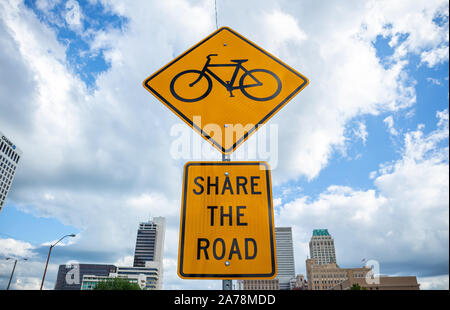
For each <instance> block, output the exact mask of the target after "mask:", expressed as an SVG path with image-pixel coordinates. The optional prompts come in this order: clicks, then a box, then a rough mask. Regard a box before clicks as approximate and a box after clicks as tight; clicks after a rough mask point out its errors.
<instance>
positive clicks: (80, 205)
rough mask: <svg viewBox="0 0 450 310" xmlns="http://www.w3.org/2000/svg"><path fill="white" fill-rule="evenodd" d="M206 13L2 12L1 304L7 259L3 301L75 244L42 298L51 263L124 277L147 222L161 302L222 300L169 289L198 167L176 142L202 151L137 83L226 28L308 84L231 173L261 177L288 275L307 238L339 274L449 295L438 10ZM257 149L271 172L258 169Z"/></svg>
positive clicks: (223, 8)
mask: <svg viewBox="0 0 450 310" xmlns="http://www.w3.org/2000/svg"><path fill="white" fill-rule="evenodd" d="M214 12H215V7H214V1H212V0H167V1H157V0H155V1H153V0H142V1H137V0H134V1H106V0H105V1H102V0H87V1H76V0H67V1H65V0H57V1H50V0H36V1H20V0H5V1H1V2H0V46H1V49H0V68H1V70H0V130H1V131H2V132H3V133H4V134H5V135H7V137H8V138H9V139H10V140H11V141H13V143H14V144H15V145H17V146H18V147H19V148H20V149H21V150H22V151H23V156H22V158H21V162H20V164H19V166H18V169H17V172H16V176H15V179H14V182H13V184H12V187H11V190H10V193H9V195H8V198H7V201H6V204H5V206H4V207H3V210H2V211H1V213H0V288H3V287H6V286H7V283H8V280H9V275H10V272H11V270H12V262H11V261H7V260H5V259H4V258H5V257H17V258H28V260H27V261H20V262H19V263H18V264H17V268H16V272H15V277H14V279H13V282H12V284H11V288H12V289H39V286H40V281H41V278H42V273H43V270H44V266H45V260H46V258H47V253H48V246H49V245H50V244H51V242H54V241H56V240H58V239H59V238H60V237H61V236H63V235H65V234H70V233H75V234H76V235H77V236H76V237H75V238H69V239H65V241H64V242H63V243H61V244H60V245H58V246H57V247H56V248H55V249H54V250H53V252H52V257H51V261H50V264H49V268H48V271H47V276H46V282H45V289H53V287H54V283H55V280H56V274H57V268H58V265H59V264H66V263H68V262H71V261H72V262H73V261H77V262H80V263H105V264H117V265H119V266H127V265H131V264H132V260H133V253H134V245H135V240H136V230H137V227H138V224H139V222H141V221H147V220H149V219H150V218H151V217H154V216H164V217H165V218H166V220H167V228H166V236H165V245H164V280H163V287H164V288H165V289H220V288H221V281H217V280H215V281H214V280H182V279H180V278H179V277H178V276H177V274H176V268H177V255H178V253H177V251H178V233H179V231H178V229H179V219H180V217H179V214H180V199H181V187H182V186H181V184H182V181H181V180H182V167H183V165H184V164H185V163H186V162H187V161H190V160H196V159H199V158H198V154H196V153H195V152H192V151H191V152H188V153H187V154H183V156H181V157H180V156H176V154H174V151H173V150H174V143H175V142H176V141H180V139H181V140H182V141H184V142H186V141H190V142H192V140H194V139H196V138H198V137H197V136H196V135H197V134H191V129H190V128H189V127H188V126H187V125H185V124H184V123H183V122H182V121H181V120H180V119H179V118H178V117H177V116H175V115H174V114H173V113H172V112H171V111H170V110H169V109H167V108H166V107H164V106H163V105H162V104H161V103H160V102H159V101H158V100H157V99H156V98H154V97H153V96H152V95H151V94H150V93H149V92H148V91H147V90H145V89H144V88H143V87H142V82H143V81H144V80H145V79H146V78H147V77H148V76H150V75H151V74H152V73H154V72H155V71H156V70H158V69H159V68H161V67H162V66H164V65H166V64H167V63H168V62H169V61H171V60H172V59H173V58H175V57H177V56H178V55H180V54H182V53H183V52H184V51H185V50H187V49H189V48H190V47H192V46H193V45H195V44H196V43H197V42H199V41H201V40H202V39H203V38H205V37H206V36H208V35H209V34H211V33H212V32H214V31H215V30H216V29H217V26H218V27H222V26H226V27H230V28H231V29H233V30H235V31H237V32H238V33H240V34H241V35H243V36H245V37H246V38H248V39H249V40H251V41H253V42H255V43H256V44H258V45H259V46H261V47H262V48H264V49H265V50H267V51H268V52H270V53H271V54H273V55H275V56H276V57H278V58H279V59H281V60H283V62H285V63H286V64H288V65H289V66H291V67H293V68H295V69H296V70H297V71H299V72H300V73H302V74H303V75H304V76H306V77H307V78H308V79H309V81H310V84H309V85H308V86H307V87H306V88H305V89H304V90H303V91H302V92H301V93H300V94H298V95H297V96H296V97H295V98H294V99H292V100H291V101H290V102H289V103H288V104H287V105H286V106H285V107H284V108H283V109H282V110H280V111H279V112H278V113H277V114H276V115H275V116H274V117H273V118H272V119H270V121H269V122H268V123H266V124H265V125H264V126H263V127H262V128H261V129H260V130H259V131H261V132H264V131H265V132H266V136H265V138H264V136H263V138H262V139H261V140H258V139H259V136H257V135H254V136H252V137H251V138H250V139H248V141H247V142H246V143H244V145H243V146H241V147H240V148H239V149H238V150H237V151H236V155H233V156H235V157H232V160H235V159H244V160H267V161H269V162H270V164H271V166H272V172H271V174H272V186H273V196H274V206H275V209H274V213H275V225H276V226H289V227H292V230H293V242H294V256H295V269H296V273H297V274H300V273H302V274H306V271H305V269H306V267H305V260H306V258H307V256H308V255H309V247H308V242H309V240H310V238H311V236H312V231H313V229H328V231H329V232H330V234H331V235H332V236H333V238H334V240H335V246H336V256H337V262H338V264H339V265H340V266H341V267H359V266H361V265H362V260H363V259H366V260H375V261H377V262H378V263H379V267H380V273H381V274H383V275H391V276H395V275H413V276H417V278H418V281H419V283H420V284H421V288H422V289H448V288H449V166H448V165H449V164H448V159H449V137H448V136H449V128H448V119H449V117H448V110H449V80H448V77H449V71H448V67H449V64H448V58H449V56H448V55H449V6H448V2H447V1H442V0H410V1H387V0H386V1H383V0H379V1H360V0H348V1H339V2H338V1H320V2H318V1H312V0H303V1H294V0H270V1H269V0H264V1H256V0H249V1H245V2H243V1H238V0H217V25H216V16H215V13H214ZM180 132H182V133H183V134H180ZM191 135H192V136H191ZM267 136H269V137H267ZM265 140H269V142H270V144H271V150H272V151H271V152H270V154H269V155H268V156H266V155H267V154H261V153H260V152H256V154H254V153H252V152H251V147H254V146H255V145H260V144H262V141H265ZM201 148H202V158H201V159H202V160H208V159H212V160H220V154H219V153H218V152H217V151H216V150H215V149H213V148H212V147H211V146H210V145H209V144H208V143H207V142H201Z"/></svg>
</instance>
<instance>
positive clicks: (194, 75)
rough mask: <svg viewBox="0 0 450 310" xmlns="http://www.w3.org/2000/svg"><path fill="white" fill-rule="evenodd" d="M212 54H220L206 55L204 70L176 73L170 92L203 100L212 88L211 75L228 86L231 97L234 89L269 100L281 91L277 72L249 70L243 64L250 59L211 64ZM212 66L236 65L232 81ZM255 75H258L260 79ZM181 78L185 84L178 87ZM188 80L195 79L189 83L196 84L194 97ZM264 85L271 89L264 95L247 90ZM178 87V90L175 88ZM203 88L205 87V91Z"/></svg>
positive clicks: (246, 94) (195, 99)
mask: <svg viewBox="0 0 450 310" xmlns="http://www.w3.org/2000/svg"><path fill="white" fill-rule="evenodd" d="M212 56H218V55H217V54H209V55H208V56H206V58H207V60H206V63H205V65H204V66H203V69H202V70H186V71H182V72H180V73H178V74H177V75H175V77H174V78H173V79H172V81H171V82H170V92H171V93H172V95H173V96H174V97H175V98H176V99H178V100H180V101H184V102H196V101H199V100H202V99H203V98H205V97H206V96H208V95H209V93H210V92H211V90H212V80H211V77H213V78H214V79H216V80H217V81H218V82H219V83H220V84H222V86H223V87H225V88H226V90H227V91H229V92H230V97H234V95H233V91H234V90H236V89H239V90H240V91H241V92H242V94H244V95H245V96H246V97H247V98H249V99H251V100H255V101H267V100H271V99H273V98H275V97H276V96H278V94H279V93H280V92H281V81H280V79H279V77H278V76H277V75H276V74H275V73H273V72H271V71H269V70H266V69H253V70H247V69H246V68H245V67H244V66H243V65H242V64H243V63H244V62H246V61H248V59H231V62H234V64H233V63H228V64H210V62H211V57H212ZM212 67H235V70H234V73H233V76H232V78H231V81H226V82H225V81H224V80H222V79H221V78H220V77H219V76H217V75H216V74H215V73H214V72H212V71H211V70H210V69H209V68H212ZM240 70H243V71H244V73H243V74H242V76H241V78H240V79H239V85H238V86H235V82H236V77H237V75H238V72H239V71H240ZM255 75H257V76H258V77H259V79H258V78H257V77H256V76H255ZM179 80H180V81H183V82H179V84H180V85H181V84H183V86H180V85H179V86H178V87H177V86H176V84H177V81H179ZM260 80H263V81H266V83H265V84H263V83H262V82H261V81H260ZM186 81H189V82H190V81H193V82H191V83H187V84H188V86H189V88H190V89H192V88H193V87H194V86H196V88H195V89H194V90H195V92H196V93H197V95H195V97H194V98H189V93H191V91H190V89H188V88H187V87H186ZM200 81H206V84H205V82H203V83H199V82H200ZM264 85H269V87H271V89H269V90H265V94H264V95H263V96H260V95H254V94H253V95H252V94H250V93H249V92H248V91H247V89H248V88H252V87H264ZM205 86H206V87H205ZM176 88H177V89H178V90H175V89H176ZM203 88H204V89H205V90H204V91H203ZM186 89H188V92H186ZM183 91H184V93H183ZM198 94H200V95H198Z"/></svg>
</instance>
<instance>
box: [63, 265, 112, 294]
mask: <svg viewBox="0 0 450 310" xmlns="http://www.w3.org/2000/svg"><path fill="white" fill-rule="evenodd" d="M116 269H117V267H116V266H114V265H103V264H69V265H59V269H58V275H57V277H56V283H55V290H80V289H81V283H82V281H83V276H84V275H94V276H99V277H101V276H103V277H107V276H109V274H110V273H114V272H116Z"/></svg>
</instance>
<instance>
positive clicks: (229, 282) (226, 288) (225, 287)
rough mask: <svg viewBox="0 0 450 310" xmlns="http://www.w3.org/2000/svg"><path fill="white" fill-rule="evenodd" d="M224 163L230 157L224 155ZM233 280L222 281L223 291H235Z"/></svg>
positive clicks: (229, 159)
mask: <svg viewBox="0 0 450 310" xmlns="http://www.w3.org/2000/svg"><path fill="white" fill-rule="evenodd" d="M222 161H231V158H230V155H225V154H222ZM232 286H233V280H222V290H224V291H231V290H232V289H233V287H232Z"/></svg>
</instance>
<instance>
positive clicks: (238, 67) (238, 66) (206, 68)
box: [189, 54, 263, 97]
mask: <svg viewBox="0 0 450 310" xmlns="http://www.w3.org/2000/svg"><path fill="white" fill-rule="evenodd" d="M211 56H217V55H216V54H210V55H208V56H206V58H207V60H206V63H205V65H204V66H203V69H202V74H201V75H200V76H199V77H198V78H197V80H196V81H194V82H193V83H191V84H189V86H190V87H192V86H194V85H195V84H197V83H198V82H199V81H200V80H201V78H202V77H203V75H204V74H206V73H208V74H209V75H210V76H212V77H213V78H214V79H216V80H217V81H218V82H219V83H220V84H222V86H223V87H225V88H226V89H227V91H229V92H230V97H234V96H233V90H235V89H240V88H241V86H234V82H235V81H236V77H237V74H238V72H239V70H241V69H242V70H243V71H244V73H248V70H247V69H246V68H245V67H244V66H243V65H242V62H237V63H236V64H210V62H211ZM212 67H235V70H234V72H233V76H232V77H231V80H230V81H226V82H225V81H224V80H222V79H221V78H220V77H219V76H217V74H215V73H214V72H212V71H211V70H209V68H212ZM248 75H249V76H250V77H252V79H253V80H254V81H255V82H256V84H248V85H242V87H244V88H248V87H256V86H261V85H263V84H262V83H261V82H260V81H259V80H258V79H257V78H255V77H254V76H253V75H252V74H251V73H248Z"/></svg>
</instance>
